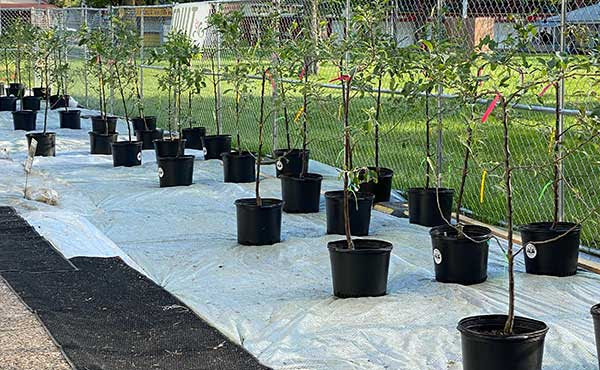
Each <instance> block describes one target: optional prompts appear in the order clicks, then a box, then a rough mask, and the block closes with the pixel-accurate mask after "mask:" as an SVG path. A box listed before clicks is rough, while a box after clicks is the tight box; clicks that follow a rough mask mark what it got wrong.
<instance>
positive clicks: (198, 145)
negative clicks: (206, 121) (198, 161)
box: [181, 127, 206, 150]
mask: <svg viewBox="0 0 600 370" xmlns="http://www.w3.org/2000/svg"><path fill="white" fill-rule="evenodd" d="M181 134H182V135H183V138H184V139H186V140H187V141H186V143H185V147H186V148H190V149H197V150H202V149H203V148H204V146H203V145H202V137H204V136H205V135H206V129H205V128H204V127H192V128H184V129H183V130H181Z"/></svg>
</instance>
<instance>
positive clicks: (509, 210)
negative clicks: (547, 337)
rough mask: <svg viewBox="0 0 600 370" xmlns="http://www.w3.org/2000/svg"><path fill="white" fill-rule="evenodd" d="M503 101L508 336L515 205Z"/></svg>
mask: <svg viewBox="0 0 600 370" xmlns="http://www.w3.org/2000/svg"><path fill="white" fill-rule="evenodd" d="M501 99H502V123H503V126H504V186H505V187H506V223H507V228H508V235H507V239H508V247H507V248H506V258H507V260H508V316H507V318H506V323H505V325H504V332H505V333H506V334H512V333H513V327H514V324H515V273H514V255H513V204H512V168H511V164H510V160H511V155H510V143H509V127H508V112H507V110H508V106H507V103H506V100H505V99H504V97H502V98H501Z"/></svg>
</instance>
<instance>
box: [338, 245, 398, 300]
mask: <svg viewBox="0 0 600 370" xmlns="http://www.w3.org/2000/svg"><path fill="white" fill-rule="evenodd" d="M353 243H354V249H349V248H348V243H347V241H346V240H345V239H344V240H336V241H332V242H329V243H327V249H329V259H330V261H331V276H332V280H333V294H334V295H335V296H336V297H339V298H357V297H379V296H382V295H385V294H386V293H387V280H388V270H389V266H390V254H391V252H392V248H393V247H392V243H388V242H386V241H383V240H374V239H354V240H353Z"/></svg>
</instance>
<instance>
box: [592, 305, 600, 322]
mask: <svg viewBox="0 0 600 370" xmlns="http://www.w3.org/2000/svg"><path fill="white" fill-rule="evenodd" d="M590 313H591V314H592V316H594V317H596V318H600V303H598V304H596V305H593V306H592V308H591V309H590Z"/></svg>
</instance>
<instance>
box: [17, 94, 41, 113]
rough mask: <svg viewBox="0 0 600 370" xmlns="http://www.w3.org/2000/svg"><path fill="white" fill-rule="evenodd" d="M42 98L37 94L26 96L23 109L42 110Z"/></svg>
mask: <svg viewBox="0 0 600 370" xmlns="http://www.w3.org/2000/svg"><path fill="white" fill-rule="evenodd" d="M41 100H42V99H41V98H38V97H36V96H26V97H24V98H23V107H22V109H23V110H40V102H41Z"/></svg>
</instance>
